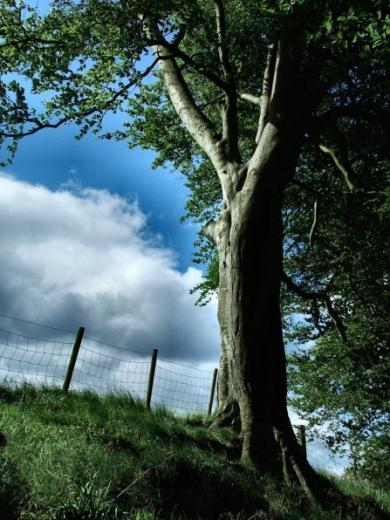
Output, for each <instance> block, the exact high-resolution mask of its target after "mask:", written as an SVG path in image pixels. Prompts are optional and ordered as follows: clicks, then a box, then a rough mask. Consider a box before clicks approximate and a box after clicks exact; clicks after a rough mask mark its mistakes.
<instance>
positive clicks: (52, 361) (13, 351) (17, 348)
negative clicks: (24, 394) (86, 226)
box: [0, 329, 72, 385]
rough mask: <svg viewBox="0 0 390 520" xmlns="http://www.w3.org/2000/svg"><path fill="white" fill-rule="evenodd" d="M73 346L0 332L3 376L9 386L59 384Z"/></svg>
mask: <svg viewBox="0 0 390 520" xmlns="http://www.w3.org/2000/svg"><path fill="white" fill-rule="evenodd" d="M71 350H72V343H70V342H65V341H57V340H47V339H39V338H33V337H31V336H25V335H22V334H18V333H16V332H12V331H9V330H5V329H0V374H1V376H2V379H3V381H5V382H7V383H8V382H9V383H10V384H17V383H31V384H43V385H56V384H60V383H61V382H62V381H63V379H64V376H65V372H66V368H67V366H68V363H69V358H70V353H71Z"/></svg>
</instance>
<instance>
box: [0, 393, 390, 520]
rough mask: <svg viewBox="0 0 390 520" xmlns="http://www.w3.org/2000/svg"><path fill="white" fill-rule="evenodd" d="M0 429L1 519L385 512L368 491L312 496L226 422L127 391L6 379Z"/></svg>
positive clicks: (143, 519)
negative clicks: (254, 465)
mask: <svg viewBox="0 0 390 520" xmlns="http://www.w3.org/2000/svg"><path fill="white" fill-rule="evenodd" d="M0 432H1V434H0V472H1V473H0V475H1V476H0V511H2V512H3V516H2V517H1V518H2V519H4V520H7V519H10V520H11V519H17V518H20V519H29V520H32V519H41V520H49V519H50V520H61V519H63V520H65V519H69V520H73V519H74V520H83V519H85V520H87V519H89V520H92V519H96V520H98V519H100V520H104V519H107V520H108V519H129V520H136V519H137V520H152V519H157V518H158V519H160V518H161V519H179V518H180V519H183V520H184V519H192V518H194V519H195V518H196V519H198V518H200V519H217V518H225V519H231V520H233V519H237V520H238V519H240V520H245V519H249V518H251V519H255V518H259V519H264V520H265V519H305V518H307V519H311V518H312V519H316V520H317V519H319V520H320V519H328V518H332V520H337V519H340V520H341V519H345V518H351V519H352V518H353V519H367V520H369V519H374V518H375V519H376V518H386V517H387V516H386V513H385V511H384V506H383V504H382V505H380V504H379V505H378V504H374V502H373V501H372V500H371V499H357V498H348V499H347V498H346V499H345V500H342V501H336V500H334V499H333V500H332V499H329V502H328V503H327V504H324V505H323V506H322V507H321V508H320V507H319V506H316V505H312V504H310V503H308V502H307V500H306V499H305V497H304V496H303V495H302V494H301V493H300V491H299V490H298V489H296V488H294V487H293V488H286V487H285V486H283V485H280V484H278V483H277V482H275V481H274V480H272V479H271V478H269V477H267V476H264V475H259V474H257V473H256V472H255V471H254V470H251V469H249V468H243V467H242V466H241V465H240V464H239V463H238V460H237V455H238V452H239V449H238V448H239V446H238V441H237V439H236V438H235V436H234V434H233V433H232V432H231V431H230V430H228V429H221V430H219V431H210V430H209V429H208V428H207V419H205V418H201V417H192V418H191V417H188V418H186V419H180V418H176V417H174V416H173V415H172V414H170V413H169V412H167V411H166V410H155V411H153V412H151V411H149V410H145V408H144V406H143V404H142V403H138V402H134V401H133V400H132V399H131V397H129V396H126V395H110V396H107V397H105V398H101V397H99V396H97V395H96V394H93V393H80V394H76V393H70V394H68V395H64V394H63V393H62V392H61V391H60V390H53V389H45V388H42V389H34V388H32V387H23V388H20V389H17V390H11V389H9V388H6V387H0Z"/></svg>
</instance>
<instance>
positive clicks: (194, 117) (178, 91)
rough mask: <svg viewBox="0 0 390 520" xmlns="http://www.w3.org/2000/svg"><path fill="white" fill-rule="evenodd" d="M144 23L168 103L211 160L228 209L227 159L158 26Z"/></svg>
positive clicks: (230, 187)
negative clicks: (168, 99) (157, 60)
mask: <svg viewBox="0 0 390 520" xmlns="http://www.w3.org/2000/svg"><path fill="white" fill-rule="evenodd" d="M143 23H144V31H145V33H146V36H147V38H148V40H149V44H150V46H151V49H152V52H153V54H154V55H155V56H156V57H157V58H158V59H159V60H160V62H159V64H160V69H159V72H160V77H161V79H162V81H163V83H164V86H165V88H166V90H167V93H168V96H169V98H170V100H171V103H172V105H173V107H174V108H175V110H176V112H177V114H178V116H179V118H180V119H181V121H182V122H183V124H184V126H185V127H186V129H187V131H188V132H189V133H190V135H191V136H192V137H193V139H194V140H195V141H196V142H197V143H198V145H199V146H200V147H201V148H202V150H203V151H204V152H205V153H206V155H207V156H208V157H209V159H210V160H211V162H212V164H213V166H214V168H215V170H216V171H217V173H218V176H219V179H220V182H221V185H222V191H223V198H224V201H225V203H226V205H229V203H230V200H231V199H232V197H233V189H234V186H233V183H232V178H231V176H230V175H229V174H228V173H229V166H230V162H229V156H228V155H227V153H226V151H225V150H224V149H223V147H222V146H221V143H220V136H219V135H218V132H217V131H216V130H215V128H214V125H213V124H212V122H211V121H210V120H209V119H208V117H207V116H206V115H205V114H204V113H203V112H202V110H201V109H200V108H199V107H198V106H197V104H196V102H195V100H194V98H193V96H192V94H191V92H190V90H189V88H188V85H187V83H186V81H185V79H184V78H183V75H182V73H181V70H180V68H179V67H178V65H177V63H176V60H175V56H174V55H173V54H172V53H171V51H170V49H169V44H168V42H166V41H165V40H164V37H163V36H162V34H161V32H160V30H159V28H158V25H157V22H156V21H155V20H153V19H152V18H149V17H145V18H144V20H143ZM156 42H161V43H156Z"/></svg>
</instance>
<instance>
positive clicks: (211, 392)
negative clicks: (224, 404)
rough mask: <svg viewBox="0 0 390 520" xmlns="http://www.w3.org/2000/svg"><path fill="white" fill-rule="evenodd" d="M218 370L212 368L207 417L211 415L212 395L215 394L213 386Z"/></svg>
mask: <svg viewBox="0 0 390 520" xmlns="http://www.w3.org/2000/svg"><path fill="white" fill-rule="evenodd" d="M217 375H218V368H214V372H213V380H212V383H211V388H210V397H209V405H208V407H207V415H211V412H212V410H213V402H214V393H215V385H216V382H217Z"/></svg>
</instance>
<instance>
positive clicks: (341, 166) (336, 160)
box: [319, 144, 355, 191]
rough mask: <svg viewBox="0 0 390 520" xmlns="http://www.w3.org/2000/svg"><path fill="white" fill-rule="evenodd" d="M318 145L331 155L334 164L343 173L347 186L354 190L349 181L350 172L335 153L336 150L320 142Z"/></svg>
mask: <svg viewBox="0 0 390 520" xmlns="http://www.w3.org/2000/svg"><path fill="white" fill-rule="evenodd" d="M319 147H320V150H321V151H322V152H324V153H326V154H328V155H330V156H331V158H332V159H333V162H334V164H335V165H336V167H337V168H338V169H339V170H340V172H341V173H342V174H343V177H344V180H345V183H346V185H347V186H348V189H349V191H354V190H355V185H354V184H353V182H352V181H351V174H350V172H349V170H348V169H347V168H346V166H345V164H343V162H342V160H341V158H340V157H339V156H338V155H337V152H336V150H334V149H333V148H329V147H328V146H325V145H324V144H320V145H319Z"/></svg>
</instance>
